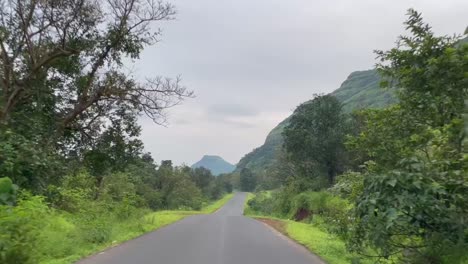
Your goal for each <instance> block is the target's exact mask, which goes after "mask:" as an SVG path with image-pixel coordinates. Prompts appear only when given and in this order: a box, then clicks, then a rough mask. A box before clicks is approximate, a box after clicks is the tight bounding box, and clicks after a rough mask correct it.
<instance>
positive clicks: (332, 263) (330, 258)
mask: <svg viewBox="0 0 468 264" xmlns="http://www.w3.org/2000/svg"><path fill="white" fill-rule="evenodd" d="M286 234H287V235H288V236H289V237H290V238H292V239H294V240H295V241H297V242H298V243H300V244H302V245H304V246H305V247H306V248H308V249H309V250H310V251H312V252H313V253H315V254H317V255H318V256H320V257H321V258H322V259H323V260H325V261H326V262H327V263H329V264H349V263H354V262H353V261H357V260H358V259H359V258H358V256H356V255H354V254H352V253H349V252H348V251H347V250H346V245H345V242H344V241H342V240H341V239H339V238H338V237H336V236H334V235H332V234H329V233H327V232H325V231H323V230H322V229H320V228H319V227H316V226H314V225H312V224H306V223H299V222H295V221H290V220H288V221H286ZM356 263H363V264H364V263H366V264H367V263H369V264H370V263H373V262H372V261H371V260H365V259H360V262H356Z"/></svg>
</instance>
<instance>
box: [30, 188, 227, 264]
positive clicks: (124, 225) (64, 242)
mask: <svg viewBox="0 0 468 264" xmlns="http://www.w3.org/2000/svg"><path fill="white" fill-rule="evenodd" d="M233 195H234V194H227V195H225V196H224V197H222V198H221V199H219V200H217V201H215V202H213V203H210V204H208V205H206V206H204V207H203V208H202V209H201V210H200V211H158V212H151V213H147V214H145V215H143V216H142V217H136V218H133V219H128V220H123V221H116V220H115V219H109V220H106V221H104V224H105V225H106V226H105V227H104V229H109V230H110V231H109V232H110V233H109V234H108V236H109V237H108V239H106V242H103V243H98V244H96V243H89V242H86V241H84V240H83V239H82V238H81V235H82V234H80V230H78V228H77V226H76V225H75V224H74V223H73V221H72V219H73V218H72V217H73V216H72V215H67V214H59V213H55V214H54V215H53V216H50V217H51V219H50V220H49V221H48V222H49V224H48V226H47V227H45V228H44V229H43V230H42V232H41V233H42V234H41V236H42V238H43V239H42V240H43V241H44V243H42V244H41V249H40V252H41V256H38V257H39V259H41V260H40V261H39V263H40V264H68V263H74V262H76V261H77V260H79V259H82V258H83V257H86V256H89V255H92V254H94V253H97V252H100V251H103V250H105V249H108V248H110V247H113V246H116V245H119V244H121V243H122V242H125V241H128V240H131V239H134V238H137V237H139V236H141V235H143V234H145V233H148V232H151V231H154V230H156V229H159V228H161V227H164V226H167V225H169V224H172V223H174V222H177V221H179V220H181V219H183V218H185V217H187V216H190V215H196V214H209V213H213V212H215V211H216V210H218V209H219V208H221V207H222V206H223V205H224V204H225V203H226V202H228V201H229V200H230V199H231V198H232V197H233ZM99 231H100V230H96V232H99ZM64 256H65V257H64Z"/></svg>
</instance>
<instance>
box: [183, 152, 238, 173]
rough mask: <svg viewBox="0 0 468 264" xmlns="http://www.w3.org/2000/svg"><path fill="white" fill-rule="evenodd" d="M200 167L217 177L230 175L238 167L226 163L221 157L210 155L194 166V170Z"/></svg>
mask: <svg viewBox="0 0 468 264" xmlns="http://www.w3.org/2000/svg"><path fill="white" fill-rule="evenodd" d="M200 167H203V168H205V169H209V170H210V171H211V173H212V174H213V175H215V176H217V175H220V174H223V173H230V172H232V171H234V169H235V168H236V166H234V165H232V164H231V163H229V162H227V161H225V160H224V159H223V158H221V157H219V156H210V155H205V156H203V158H202V159H201V160H200V161H198V162H197V163H195V164H193V165H192V168H200Z"/></svg>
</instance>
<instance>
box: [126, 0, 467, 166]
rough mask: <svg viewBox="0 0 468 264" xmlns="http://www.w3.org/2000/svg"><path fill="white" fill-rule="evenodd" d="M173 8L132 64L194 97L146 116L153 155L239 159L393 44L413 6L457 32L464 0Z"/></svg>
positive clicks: (442, 28)
mask: <svg viewBox="0 0 468 264" xmlns="http://www.w3.org/2000/svg"><path fill="white" fill-rule="evenodd" d="M169 2H170V3H173V4H174V5H175V6H176V8H177V12H178V14H177V17H176V19H175V20H173V21H169V22H163V23H161V24H158V25H154V27H155V28H156V27H160V28H161V29H162V30H163V35H162V37H161V42H159V43H158V44H156V45H154V46H151V47H147V48H146V49H145V50H144V52H143V53H142V55H141V58H140V60H138V61H135V62H134V64H133V65H131V67H132V70H133V71H134V72H135V73H136V75H137V78H144V77H152V76H159V75H161V76H166V77H176V76H179V75H180V76H181V77H182V79H183V85H184V86H186V87H187V88H188V89H189V90H192V91H194V93H195V96H196V97H195V98H190V99H187V100H185V101H184V102H183V103H182V104H181V105H178V106H175V107H173V108H171V109H169V110H168V111H167V115H168V123H167V125H166V126H160V125H157V124H154V123H153V122H152V121H151V120H149V119H148V118H145V117H141V118H140V120H139V122H140V124H141V126H142V140H143V142H144V144H145V149H146V151H149V152H151V154H152V156H153V158H154V159H155V160H156V161H160V160H172V161H173V162H174V163H175V164H187V165H191V164H193V163H195V162H196V161H198V160H199V159H201V158H202V156H203V155H219V156H221V157H223V158H224V159H225V160H227V161H229V162H231V163H233V164H235V163H237V162H238V161H239V159H240V158H242V157H243V156H244V155H245V154H247V153H248V152H250V151H251V150H253V149H254V148H256V147H259V146H261V145H262V144H263V142H264V141H265V138H266V136H267V135H268V133H269V132H270V130H271V129H273V128H274V127H275V126H276V125H277V124H278V123H279V122H281V121H282V120H283V119H285V118H286V117H287V116H289V115H290V114H291V113H292V111H294V109H295V107H296V106H298V105H299V104H300V103H302V102H304V101H307V100H308V99H310V98H312V96H313V95H314V94H317V93H329V92H331V91H333V90H335V89H337V88H339V86H340V85H341V83H342V82H343V81H344V80H345V79H346V77H347V76H348V75H349V74H350V73H351V72H353V71H357V70H366V69H370V68H372V67H373V66H374V65H375V54H374V53H373V50H376V49H379V50H386V49H390V48H392V47H394V45H395V41H396V39H397V37H398V36H399V35H401V34H404V32H405V31H404V26H403V24H402V23H403V21H404V20H405V14H406V11H407V9H408V8H415V9H416V10H418V11H420V12H422V13H423V16H424V18H425V21H426V22H428V23H429V24H430V25H431V26H432V27H433V30H434V31H435V32H436V33H437V34H444V35H445V34H450V35H452V34H454V33H458V34H461V33H463V31H464V30H465V27H466V26H468V1H467V0H419V1H411V0H392V1H390V0H173V1H170V0H169Z"/></svg>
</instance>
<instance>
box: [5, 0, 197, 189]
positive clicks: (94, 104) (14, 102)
mask: <svg viewBox="0 0 468 264" xmlns="http://www.w3.org/2000/svg"><path fill="white" fill-rule="evenodd" d="M174 15H175V9H174V6H173V5H171V4H169V3H164V2H162V1H157V0H106V1H97V0H0V142H1V143H0V173H3V174H6V175H12V177H13V178H15V177H16V178H17V179H18V180H19V181H21V182H22V183H21V185H22V186H27V187H30V186H31V185H34V186H37V185H38V184H42V185H44V183H43V182H42V183H41V182H40V181H37V179H39V178H40V179H44V178H45V177H49V178H50V177H51V176H50V175H52V174H53V173H51V172H52V171H58V169H57V168H56V167H54V168H53V169H52V168H51V166H52V164H55V163H60V162H59V161H58V160H60V159H62V158H78V159H80V158H82V156H83V154H84V153H86V155H87V156H88V157H89V156H90V155H94V154H96V153H97V154H102V153H103V152H107V153H108V154H109V151H110V149H109V146H112V148H114V149H116V148H117V147H121V149H120V150H123V149H124V148H129V147H131V146H123V145H124V143H125V144H126V143H137V142H136V141H135V139H136V137H137V136H138V135H139V127H138V125H137V124H136V120H137V117H138V116H139V115H141V114H146V115H147V116H148V117H149V118H151V119H152V120H153V121H154V122H156V123H158V124H161V123H164V122H165V109H167V108H168V107H171V106H174V105H176V104H178V103H180V102H181V100H183V99H184V98H185V97H190V96H191V95H192V93H191V92H190V91H188V90H186V88H184V87H183V86H182V85H181V84H180V79H179V78H178V77H177V78H174V79H170V78H163V77H160V76H153V77H148V78H146V80H145V81H139V80H137V79H135V78H134V77H133V75H132V72H130V71H129V70H126V69H128V67H124V66H125V65H124V61H127V62H131V61H132V60H135V59H138V58H139V56H140V54H141V52H142V50H143V49H144V48H145V47H146V46H148V45H153V44H155V43H157V41H158V39H159V37H160V35H161V31H160V30H159V29H158V25H160V23H162V22H163V21H167V20H171V19H173V18H174ZM116 142H117V143H118V144H114V143H116ZM119 144H120V145H119ZM137 145H138V144H134V146H135V147H137V148H138V146H137ZM99 146H103V147H104V149H103V150H96V149H97V148H99ZM106 148H107V149H106ZM91 149H94V150H96V151H97V152H96V151H95V152H94V153H90V152H89V151H90V150H91ZM120 154H122V153H120ZM120 154H119V153H118V152H116V153H113V154H112V155H114V156H115V155H120ZM106 155H107V154H106ZM125 155H126V154H125ZM27 157H28V158H27ZM116 158H117V157H116V156H115V157H114V158H112V159H113V160H114V162H115V161H117V160H116ZM105 159H108V158H107V157H106V158H105ZM108 160H109V159H108ZM95 165H96V164H94V165H93V166H95ZM96 166H97V165H96ZM46 167H49V169H48V170H46ZM6 175H5V176H6ZM15 175H16V176H15ZM44 180H45V179H44Z"/></svg>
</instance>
